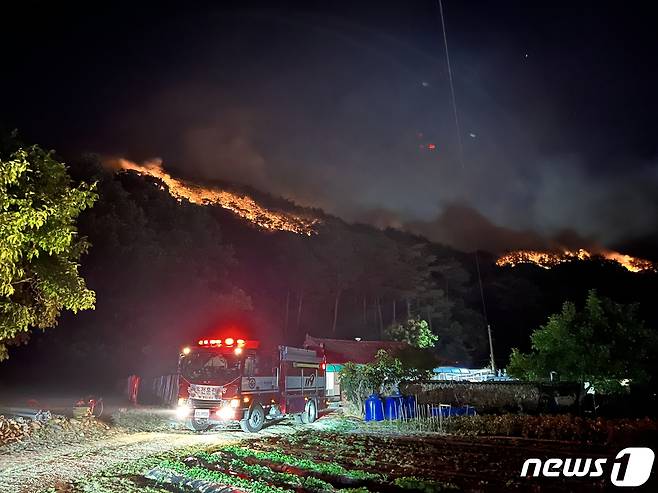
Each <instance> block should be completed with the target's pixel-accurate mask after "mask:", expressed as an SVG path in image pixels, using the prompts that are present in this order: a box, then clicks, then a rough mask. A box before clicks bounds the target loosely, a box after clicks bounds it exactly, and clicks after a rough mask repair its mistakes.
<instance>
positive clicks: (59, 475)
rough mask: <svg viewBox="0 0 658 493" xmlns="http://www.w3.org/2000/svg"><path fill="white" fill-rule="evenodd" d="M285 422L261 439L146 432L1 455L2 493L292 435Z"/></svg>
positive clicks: (42, 487) (24, 492) (236, 433)
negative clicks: (161, 456)
mask: <svg viewBox="0 0 658 493" xmlns="http://www.w3.org/2000/svg"><path fill="white" fill-rule="evenodd" d="M292 431H293V427H292V426H291V425H290V424H289V423H287V422H282V423H279V424H275V425H272V426H269V427H268V428H266V429H265V430H263V431H261V432H260V433H259V434H257V435H248V434H245V433H242V432H240V431H218V432H208V433H201V434H198V433H192V432H182V431H181V432H173V431H172V432H142V433H130V434H119V435H114V436H111V437H109V438H107V439H103V440H96V441H89V442H81V443H77V444H72V445H62V446H61V447H57V448H54V449H52V448H51V449H45V450H24V451H20V452H15V453H12V454H6V455H2V454H0V493H14V492H16V493H32V492H41V491H43V490H45V489H47V488H49V487H51V486H54V485H55V484H56V483H58V482H67V481H71V480H74V479H79V478H82V477H85V476H88V475H90V474H93V473H95V472H98V471H101V470H103V469H105V468H107V467H110V466H114V465H117V464H121V463H126V462H130V461H132V460H135V459H139V458H141V457H145V456H148V455H151V454H156V453H160V452H166V451H170V450H174V449H179V448H185V447H190V446H203V445H215V444H226V443H231V442H239V441H242V440H246V439H253V438H256V437H259V438H262V437H263V436H268V435H269V436H272V435H280V434H286V433H291V432H292Z"/></svg>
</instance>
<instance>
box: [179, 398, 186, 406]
mask: <svg viewBox="0 0 658 493" xmlns="http://www.w3.org/2000/svg"><path fill="white" fill-rule="evenodd" d="M186 404H187V398H185V397H179V398H178V406H179V407H180V406H184V405H186Z"/></svg>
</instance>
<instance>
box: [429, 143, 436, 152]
mask: <svg viewBox="0 0 658 493" xmlns="http://www.w3.org/2000/svg"><path fill="white" fill-rule="evenodd" d="M427 148H428V149H429V150H430V151H434V150H436V144H427Z"/></svg>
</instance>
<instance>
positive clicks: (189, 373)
mask: <svg viewBox="0 0 658 493" xmlns="http://www.w3.org/2000/svg"><path fill="white" fill-rule="evenodd" d="M181 374H182V375H183V377H184V378H186V379H187V380H190V381H196V380H213V381H217V383H219V384H225V383H228V382H229V381H231V380H234V379H236V378H237V377H239V376H240V359H239V358H238V357H236V356H234V355H230V354H220V353H218V352H214V351H207V350H206V351H203V350H202V351H193V352H191V353H190V354H189V355H188V356H186V357H185V358H183V359H182V361H181Z"/></svg>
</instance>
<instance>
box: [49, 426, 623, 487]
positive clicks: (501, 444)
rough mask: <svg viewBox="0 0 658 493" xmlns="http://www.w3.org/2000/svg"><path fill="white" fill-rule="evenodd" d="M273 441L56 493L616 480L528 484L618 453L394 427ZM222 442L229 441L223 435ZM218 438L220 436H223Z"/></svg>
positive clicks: (138, 468) (251, 441)
mask: <svg viewBox="0 0 658 493" xmlns="http://www.w3.org/2000/svg"><path fill="white" fill-rule="evenodd" d="M278 426H280V425H274V426H272V427H270V430H272V431H270V432H268V433H266V434H265V436H260V435H259V436H256V437H253V436H251V435H245V434H233V435H232V436H233V440H231V441H230V442H227V441H226V440H224V439H221V440H216V441H215V443H213V439H212V436H213V435H212V434H208V435H204V436H205V437H206V440H205V441H204V442H203V443H201V444H198V445H192V446H189V447H186V448H183V449H180V448H179V449H176V450H171V451H166V452H163V453H156V454H151V455H147V456H144V457H142V458H139V459H136V460H133V461H126V462H122V463H121V464H118V465H115V466H113V467H109V468H107V469H104V470H101V471H100V472H98V473H96V474H93V475H90V476H87V477H85V478H82V479H79V480H75V481H70V482H68V483H65V484H64V483H62V484H60V485H59V486H58V487H56V488H51V489H49V490H47V491H50V492H60V493H61V492H66V493H79V492H114V491H122V492H151V493H154V492H157V493H162V492H180V493H185V492H195V491H198V492H206V493H207V492H219V491H222V492H224V493H229V492H231V491H249V492H255V493H286V492H295V493H318V492H338V491H340V492H343V493H355V492H363V493H365V492H368V491H372V492H375V491H377V492H383V493H405V492H412V491H414V492H418V491H422V492H426V493H432V492H440V491H472V492H476V491H547V492H551V491H605V490H607V489H609V488H612V485H611V484H610V482H609V479H608V477H606V475H604V476H603V477H599V478H534V477H531V478H522V477H520V471H521V467H522V465H523V463H524V461H525V460H526V459H528V458H531V457H537V458H540V459H547V458H550V457H561V458H567V457H573V458H577V457H579V458H586V457H592V458H595V457H596V458H601V457H604V458H607V459H608V461H609V462H611V461H612V459H614V454H615V453H616V452H617V449H616V448H615V449H614V450H613V449H610V448H606V447H605V446H601V445H599V446H593V445H591V444H590V445H587V444H581V443H577V442H567V441H557V440H539V439H528V438H510V437H457V436H451V435H442V434H438V433H432V434H430V433H424V434H414V433H405V434H402V433H400V432H399V431H397V430H396V429H394V428H391V427H387V426H386V424H383V425H380V426H377V425H375V426H371V425H363V424H362V423H358V422H357V421H356V420H355V421H352V420H346V419H332V418H330V419H321V420H320V421H319V422H317V423H315V424H314V425H312V426H307V427H300V428H293V429H295V430H296V431H294V432H292V433H290V430H291V427H289V426H286V429H287V432H285V433H277V432H276V431H275V429H276V428H277V427H278ZM220 436H222V437H223V435H220ZM218 438H219V436H218Z"/></svg>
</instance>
